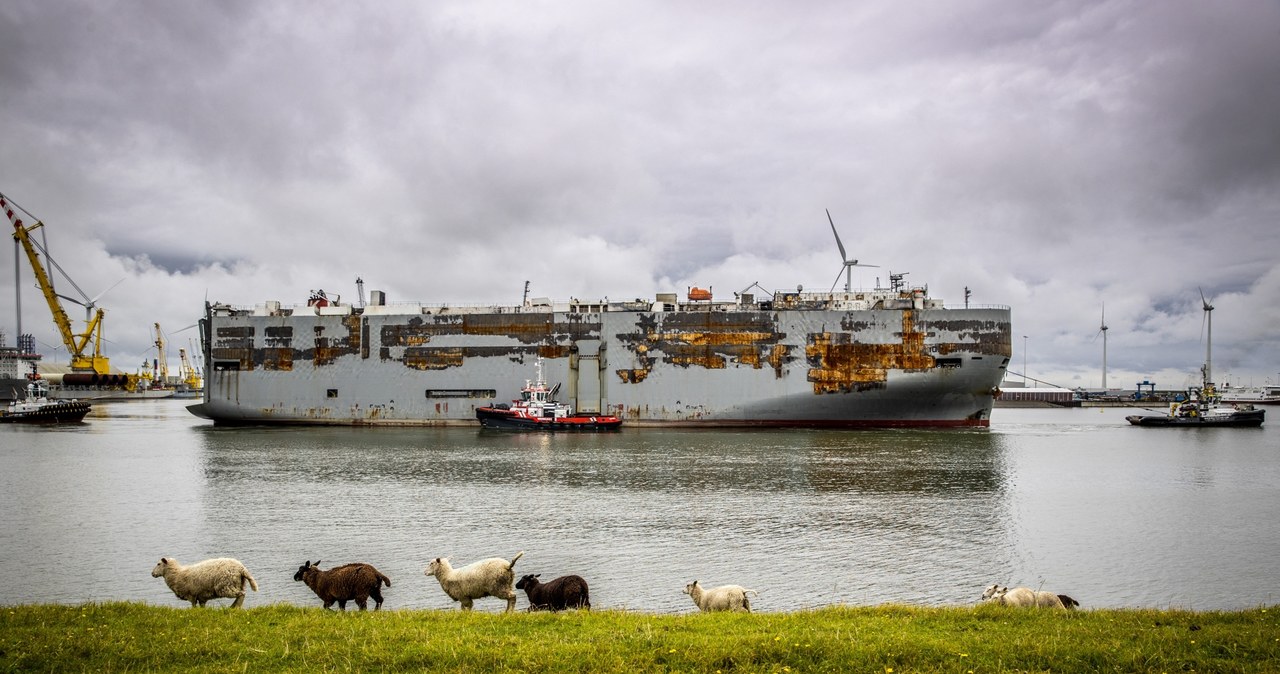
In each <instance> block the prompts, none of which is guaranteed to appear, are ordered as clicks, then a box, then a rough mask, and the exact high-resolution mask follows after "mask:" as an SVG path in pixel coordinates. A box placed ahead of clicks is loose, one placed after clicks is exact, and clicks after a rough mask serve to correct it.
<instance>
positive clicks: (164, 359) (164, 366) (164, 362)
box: [155, 323, 169, 385]
mask: <svg viewBox="0 0 1280 674" xmlns="http://www.w3.org/2000/svg"><path fill="white" fill-rule="evenodd" d="M155 376H156V381H158V382H160V384H162V385H163V384H168V383H169V358H168V356H166V355H165V353H164V333H163V332H161V330H160V324H159V323H156V368H155Z"/></svg>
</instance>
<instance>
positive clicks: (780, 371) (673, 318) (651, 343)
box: [615, 312, 794, 384]
mask: <svg viewBox="0 0 1280 674" xmlns="http://www.w3.org/2000/svg"><path fill="white" fill-rule="evenodd" d="M638 327H639V330H638V331H637V332H633V333H628V334H620V335H618V336H617V337H618V339H619V340H620V341H621V342H622V343H623V345H624V346H625V347H626V348H627V349H628V350H629V351H631V352H632V353H633V354H635V360H636V362H635V365H636V367H634V368H629V369H622V370H615V372H616V373H617V375H618V378H619V380H621V381H622V383H624V384H635V383H639V382H642V381H644V380H645V378H646V377H648V375H649V372H650V370H651V369H652V368H653V366H654V364H655V363H657V362H658V356H655V355H652V353H653V352H658V353H660V354H662V355H661V358H662V360H663V362H666V363H669V364H671V365H675V366H677V367H685V368H687V367H701V368H705V369H708V370H723V369H725V368H727V367H728V366H729V365H730V364H737V365H746V366H749V367H752V368H755V369H760V368H762V367H764V365H765V364H766V363H767V364H768V365H769V366H770V367H772V368H773V370H774V373H775V375H776V376H778V377H782V376H783V375H784V374H785V372H786V370H785V365H786V364H787V363H789V362H790V361H791V360H794V359H793V358H792V357H791V356H790V355H789V353H790V351H789V349H788V348H787V346H786V345H785V344H781V343H780V342H781V341H782V340H783V339H784V338H785V337H786V334H785V333H782V332H779V331H778V330H777V326H776V323H775V321H774V319H773V318H772V317H771V316H770V315H769V314H766V313H762V312H688V313H678V314H667V315H664V316H662V317H659V316H658V315H656V314H655V315H649V316H645V317H642V318H641V319H640V321H639V324H638Z"/></svg>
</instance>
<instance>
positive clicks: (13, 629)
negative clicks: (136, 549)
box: [0, 603, 1280, 673]
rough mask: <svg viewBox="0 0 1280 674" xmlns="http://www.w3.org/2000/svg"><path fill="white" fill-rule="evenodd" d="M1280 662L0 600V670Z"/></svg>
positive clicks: (1110, 624)
mask: <svg viewBox="0 0 1280 674" xmlns="http://www.w3.org/2000/svg"><path fill="white" fill-rule="evenodd" d="M28 670H30V671H82V670H94V671H104V672H106V671H124V670H130V671H139V670H143V671H145V670H182V671H196V672H198V671H209V672H232V671H250V672H262V671H276V670H285V671H309V672H312V671H352V670H358V671H386V670H411V671H431V670H439V671H450V672H488V671H522V672H566V671H569V672H572V671H583V672H610V671H618V672H632V671H655V670H656V671H703V672H716V671H722V672H730V671H743V672H757V671H759V672H817V671H828V672H835V671H839V672H894V673H900V672H917V671H928V672H963V673H967V672H1001V671H1058V672H1075V671H1080V672H1092V671H1117V672H1145V671H1151V672H1185V671H1197V672H1260V671H1278V672H1280V608H1271V609H1267V608H1258V609H1253V610H1247V611H1232V612H1203V613H1194V612H1184V611H1153V610H1089V611H1074V612H1070V613H1067V612H1062V611H1035V610H1017V609H1008V608H1003V607H998V606H986V605H984V606H978V607H955V608H917V607H907V606H892V605H886V606H877V607H859V608H852V607H834V608H824V609H819V610H814V611H802V612H796V613H757V614H752V615H742V614H724V613H720V614H705V615H703V614H687V615H652V614H645V613H628V612H621V611H595V612H590V613H587V612H568V613H561V614H549V613H536V614H528V613H513V614H509V615H503V614H495V613H482V612H473V613H470V614H467V613H462V612H460V611H419V610H413V611H411V610H392V611H385V610H384V611H380V612H378V613H373V612H368V613H359V612H352V611H349V612H347V613H338V612H326V611H324V610H322V609H320V608H299V607H296V606H289V605H284V604H278V605H273V606H266V607H257V608H249V609H243V610H227V609H223V608H207V609H190V608H165V607H156V606H147V605H143V604H134V603H108V604H86V605H82V606H43V605H33V606H0V671H28Z"/></svg>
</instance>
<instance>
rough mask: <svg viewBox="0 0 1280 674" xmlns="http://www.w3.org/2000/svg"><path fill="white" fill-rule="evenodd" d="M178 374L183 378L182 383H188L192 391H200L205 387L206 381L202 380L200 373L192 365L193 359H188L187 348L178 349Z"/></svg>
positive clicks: (188, 387)
mask: <svg viewBox="0 0 1280 674" xmlns="http://www.w3.org/2000/svg"><path fill="white" fill-rule="evenodd" d="M178 363H179V365H178V376H179V377H181V378H182V383H183V384H186V385H187V389H188V390H190V391H199V390H201V389H203V388H204V382H203V381H201V380H200V375H199V374H197V373H196V369H195V368H194V367H191V361H189V360H187V350H186V349H183V348H179V349H178Z"/></svg>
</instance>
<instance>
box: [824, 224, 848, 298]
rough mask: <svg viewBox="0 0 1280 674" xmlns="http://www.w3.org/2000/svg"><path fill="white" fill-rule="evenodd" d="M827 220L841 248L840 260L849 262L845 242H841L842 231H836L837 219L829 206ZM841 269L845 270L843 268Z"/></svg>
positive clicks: (838, 246)
mask: <svg viewBox="0 0 1280 674" xmlns="http://www.w3.org/2000/svg"><path fill="white" fill-rule="evenodd" d="M827 222H829V223H831V233H832V234H835V235H836V247H837V248H839V249H840V261H841V262H848V261H849V256H848V255H845V252H844V244H843V243H840V232H837V231H836V221H835V220H832V219H831V209H829V208H828V209H827ZM841 271H844V270H843V269H842V270H841ZM833 287H834V286H833Z"/></svg>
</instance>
